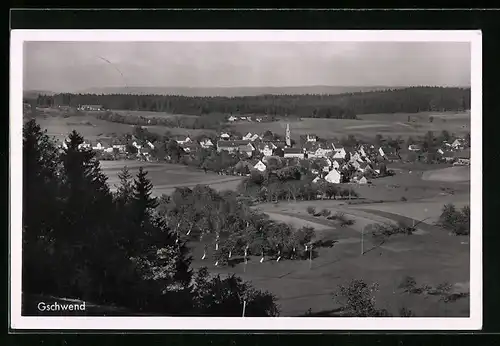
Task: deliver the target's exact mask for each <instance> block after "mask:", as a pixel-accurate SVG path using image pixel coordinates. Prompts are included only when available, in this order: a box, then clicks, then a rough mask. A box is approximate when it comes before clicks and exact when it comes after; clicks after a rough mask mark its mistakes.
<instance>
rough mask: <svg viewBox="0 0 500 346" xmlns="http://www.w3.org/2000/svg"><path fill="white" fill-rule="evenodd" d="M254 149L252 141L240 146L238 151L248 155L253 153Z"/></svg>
mask: <svg viewBox="0 0 500 346" xmlns="http://www.w3.org/2000/svg"><path fill="white" fill-rule="evenodd" d="M254 150H255V148H254V146H253V145H252V144H251V143H248V144H244V145H239V146H238V151H239V152H240V153H242V154H247V156H248V157H251V156H252V155H253V152H254Z"/></svg>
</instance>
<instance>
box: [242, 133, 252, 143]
mask: <svg viewBox="0 0 500 346" xmlns="http://www.w3.org/2000/svg"><path fill="white" fill-rule="evenodd" d="M252 136H253V135H252V133H250V132H248V133H247V134H246V135H245V136H243V138H242V139H243V140H244V141H249V140H251V138H252Z"/></svg>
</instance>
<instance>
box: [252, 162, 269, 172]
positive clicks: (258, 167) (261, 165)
mask: <svg viewBox="0 0 500 346" xmlns="http://www.w3.org/2000/svg"><path fill="white" fill-rule="evenodd" d="M253 168H254V169H256V170H258V171H259V172H264V171H265V170H266V165H265V164H264V163H263V162H262V161H260V160H259V161H258V162H257V163H256V164H255V166H253Z"/></svg>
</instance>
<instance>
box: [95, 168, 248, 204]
mask: <svg viewBox="0 0 500 346" xmlns="http://www.w3.org/2000/svg"><path fill="white" fill-rule="evenodd" d="M124 166H127V167H128V168H129V171H130V173H131V174H132V175H135V174H137V172H138V170H139V167H141V166H142V167H143V168H144V170H145V171H147V172H148V177H149V179H151V182H152V183H153V185H154V189H153V194H154V195H156V196H160V195H162V194H170V193H172V192H173V191H174V190H175V188H176V187H180V186H186V187H190V188H193V187H194V186H196V185H198V184H206V185H209V186H210V187H212V188H214V189H216V190H234V189H236V187H237V186H238V184H239V182H240V181H241V177H235V176H224V175H218V174H215V173H208V172H207V173H206V174H205V173H204V172H203V171H198V170H195V169H193V168H190V167H187V166H182V165H174V164H166V163H150V162H139V161H101V168H102V170H103V172H104V174H106V175H107V176H108V184H109V186H110V187H111V189H114V188H115V186H116V185H117V184H119V179H118V173H119V172H120V170H121V169H122V168H123V167H124Z"/></svg>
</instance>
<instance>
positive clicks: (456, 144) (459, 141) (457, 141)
mask: <svg viewBox="0 0 500 346" xmlns="http://www.w3.org/2000/svg"><path fill="white" fill-rule="evenodd" d="M451 146H452V147H453V149H455V150H458V149H461V148H463V147H464V140H463V139H461V138H457V139H455V140H454V141H453V143H451Z"/></svg>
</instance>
